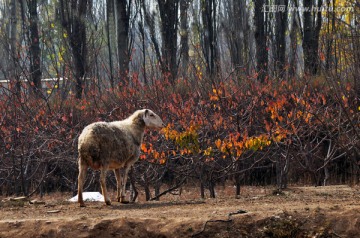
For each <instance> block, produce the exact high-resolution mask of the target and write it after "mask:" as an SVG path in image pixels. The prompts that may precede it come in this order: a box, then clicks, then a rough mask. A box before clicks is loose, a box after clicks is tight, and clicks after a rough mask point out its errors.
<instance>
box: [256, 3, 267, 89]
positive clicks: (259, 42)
mask: <svg viewBox="0 0 360 238" xmlns="http://www.w3.org/2000/svg"><path fill="white" fill-rule="evenodd" d="M254 4H255V14H254V24H255V43H256V70H257V73H258V79H259V80H260V82H264V80H265V77H266V74H267V71H268V70H267V69H268V51H267V49H266V42H267V31H266V25H267V20H266V19H265V16H264V11H263V9H264V6H265V0H256V1H254Z"/></svg>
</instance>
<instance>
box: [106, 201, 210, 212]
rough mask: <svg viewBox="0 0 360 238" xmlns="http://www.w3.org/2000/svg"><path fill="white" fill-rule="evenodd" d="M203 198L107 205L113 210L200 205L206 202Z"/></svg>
mask: <svg viewBox="0 0 360 238" xmlns="http://www.w3.org/2000/svg"><path fill="white" fill-rule="evenodd" d="M204 203H205V201H203V200H195V201H193V200H192V201H176V202H158V201H151V202H141V203H128V204H120V203H112V204H111V205H110V206H107V207H108V208H110V209H113V210H134V209H138V210H143V209H151V208H159V207H171V206H182V205H184V206H185V205H198V204H204Z"/></svg>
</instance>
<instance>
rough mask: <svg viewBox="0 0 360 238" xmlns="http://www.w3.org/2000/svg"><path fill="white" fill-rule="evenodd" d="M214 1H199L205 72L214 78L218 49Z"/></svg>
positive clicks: (216, 69)
mask: <svg viewBox="0 0 360 238" xmlns="http://www.w3.org/2000/svg"><path fill="white" fill-rule="evenodd" d="M216 8H217V6H216V1H215V0H208V1H201V17H202V24H203V32H202V37H201V38H202V49H203V54H204V57H205V62H206V71H207V73H208V74H209V75H210V77H214V76H215V75H216V73H217V71H218V63H219V62H218V61H219V56H218V49H217V31H216Z"/></svg>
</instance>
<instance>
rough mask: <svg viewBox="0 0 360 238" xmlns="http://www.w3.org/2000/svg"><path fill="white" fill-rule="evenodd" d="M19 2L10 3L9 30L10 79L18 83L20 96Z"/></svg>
mask: <svg viewBox="0 0 360 238" xmlns="http://www.w3.org/2000/svg"><path fill="white" fill-rule="evenodd" d="M16 9H17V1H16V0H11V1H10V24H9V26H10V29H9V34H10V37H9V40H10V42H9V52H10V53H9V69H8V72H9V78H10V80H14V81H16V84H15V92H16V94H17V95H20V90H21V84H20V77H19V72H18V71H19V70H18V68H19V59H18V50H17V42H18V41H17V16H16V12H17V10H16Z"/></svg>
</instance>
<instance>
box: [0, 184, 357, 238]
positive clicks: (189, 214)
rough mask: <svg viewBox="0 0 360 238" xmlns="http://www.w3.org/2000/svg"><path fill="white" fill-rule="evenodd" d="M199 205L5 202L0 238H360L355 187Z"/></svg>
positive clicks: (266, 193)
mask: <svg viewBox="0 0 360 238" xmlns="http://www.w3.org/2000/svg"><path fill="white" fill-rule="evenodd" d="M231 192H232V188H231V187H226V188H224V189H223V190H221V191H219V193H218V198H217V199H206V200H198V199H195V198H194V197H191V196H192V195H191V194H194V190H191V189H190V190H188V191H187V192H186V191H185V193H183V194H182V195H181V197H173V196H170V195H169V196H168V197H165V198H164V199H163V200H164V201H160V202H143V201H140V202H137V203H134V204H128V205H120V204H117V203H115V204H114V205H112V206H105V205H103V204H102V203H98V202H94V203H87V205H88V206H87V207H86V208H80V207H78V204H76V203H70V202H65V201H64V198H63V197H62V198H61V199H60V198H59V197H57V198H56V199H54V198H53V197H46V198H45V200H44V201H45V204H44V203H43V202H36V203H32V204H30V203H29V202H28V201H27V200H25V201H22V200H12V201H10V200H8V199H3V202H1V203H0V237H105V238H106V237H358V236H359V234H360V203H359V201H360V192H359V189H358V188H357V187H353V188H351V187H348V186H328V187H317V188H314V187H294V188H291V189H288V190H286V191H284V193H274V192H273V189H272V188H255V187H246V188H244V189H243V190H242V193H243V195H242V197H241V198H240V199H235V198H233V197H232V196H229V193H231Z"/></svg>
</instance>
